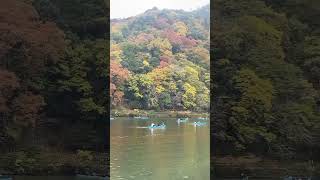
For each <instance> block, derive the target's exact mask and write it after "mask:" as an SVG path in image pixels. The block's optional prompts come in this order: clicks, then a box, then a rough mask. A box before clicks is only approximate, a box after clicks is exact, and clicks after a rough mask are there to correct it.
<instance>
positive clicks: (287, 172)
mask: <svg viewBox="0 0 320 180" xmlns="http://www.w3.org/2000/svg"><path fill="white" fill-rule="evenodd" d="M211 161H212V162H213V164H214V166H212V167H211V170H212V172H213V173H212V174H214V177H215V178H223V179H224V178H240V177H241V174H244V175H245V176H248V177H250V179H251V178H257V179H260V178H261V179H280V178H281V177H286V176H294V177H310V176H311V175H312V176H313V177H315V176H316V177H320V164H319V163H317V162H311V161H309V162H308V161H294V160H291V161H290V160H287V161H279V160H273V159H266V158H261V157H256V156H253V155H248V156H240V157H234V156H224V157H212V158H211Z"/></svg>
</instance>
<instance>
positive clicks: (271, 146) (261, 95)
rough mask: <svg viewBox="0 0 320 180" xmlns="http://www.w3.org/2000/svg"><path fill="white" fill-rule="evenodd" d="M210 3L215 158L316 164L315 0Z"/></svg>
mask: <svg viewBox="0 0 320 180" xmlns="http://www.w3.org/2000/svg"><path fill="white" fill-rule="evenodd" d="M213 3H214V4H213V6H214V10H213V14H212V18H213V21H212V23H213V26H212V27H213V29H212V38H213V39H212V42H211V43H212V47H211V48H212V49H211V50H212V54H213V57H212V58H213V59H212V63H213V67H211V68H213V71H212V72H213V78H214V79H213V89H212V91H213V92H214V96H213V99H212V103H213V108H212V113H213V119H212V131H213V137H212V138H211V139H212V141H213V144H214V149H213V150H214V151H215V153H216V154H220V155H221V154H242V153H256V154H259V155H272V156H273V157H280V158H289V159H293V158H301V157H302V158H303V159H319V158H320V157H319V150H320V147H319V142H320V114H319V108H320V107H319V104H320V103H319V92H320V89H319V87H320V86H319V82H320V81H319V80H320V74H319V73H320V54H319V52H320V51H319V50H320V31H319V29H320V26H319V25H320V24H319V19H320V4H319V3H320V1H317V0H307V1H305V0H284V1H273V0H265V1H263V0H244V1H237V0H227V1H226V0H215V1H213ZM301 155H302V156H301Z"/></svg>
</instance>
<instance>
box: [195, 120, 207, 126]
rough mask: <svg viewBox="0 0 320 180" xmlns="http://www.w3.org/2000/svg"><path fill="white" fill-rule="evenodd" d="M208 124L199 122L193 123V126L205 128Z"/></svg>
mask: <svg viewBox="0 0 320 180" xmlns="http://www.w3.org/2000/svg"><path fill="white" fill-rule="evenodd" d="M206 124H207V123H205V122H200V121H197V122H193V125H194V126H205V125H206Z"/></svg>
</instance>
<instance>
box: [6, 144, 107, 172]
mask: <svg viewBox="0 0 320 180" xmlns="http://www.w3.org/2000/svg"><path fill="white" fill-rule="evenodd" d="M108 158H109V155H108V154H106V153H93V152H91V151H85V150H78V151H76V152H59V151H45V150H42V151H38V150H26V151H17V152H10V153H2V154H0V174H3V175H37V176H41V175H43V176H48V175H64V176H65V175H68V176H69V175H70V176H73V175H77V174H82V175H88V176H101V177H105V176H110V175H109V173H108V166H109V163H106V162H109V161H108Z"/></svg>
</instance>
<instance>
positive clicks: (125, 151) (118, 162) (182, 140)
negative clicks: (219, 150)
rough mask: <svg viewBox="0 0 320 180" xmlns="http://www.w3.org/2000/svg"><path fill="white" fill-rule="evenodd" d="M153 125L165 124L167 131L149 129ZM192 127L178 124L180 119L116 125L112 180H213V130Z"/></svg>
mask: <svg viewBox="0 0 320 180" xmlns="http://www.w3.org/2000/svg"><path fill="white" fill-rule="evenodd" d="M152 122H154V123H159V122H165V124H166V125H167V128H166V129H165V130H161V129H155V130H150V129H147V128H145V127H147V126H149V125H150V124H151V123H152ZM191 122H192V120H191ZM189 123H190V122H188V123H180V124H177V122H176V119H157V120H152V119H151V120H135V119H130V120H129V119H126V118H122V119H119V118H117V119H116V120H114V121H112V123H111V164H110V170H111V179H112V180H124V179H139V180H180V179H181V180H185V179H188V180H209V176H210V175H209V174H210V171H209V168H210V162H209V146H210V145H209V144H210V142H209V126H208V125H206V126H203V127H194V126H193V125H192V124H189ZM135 127H138V128H135Z"/></svg>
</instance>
